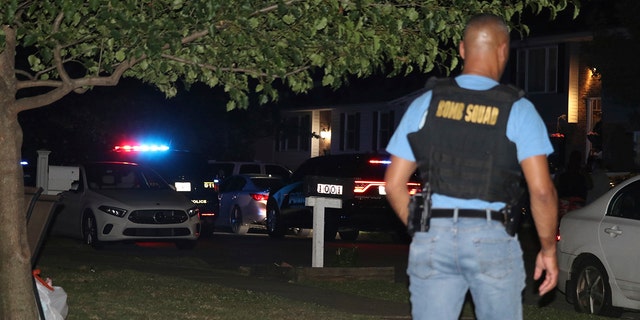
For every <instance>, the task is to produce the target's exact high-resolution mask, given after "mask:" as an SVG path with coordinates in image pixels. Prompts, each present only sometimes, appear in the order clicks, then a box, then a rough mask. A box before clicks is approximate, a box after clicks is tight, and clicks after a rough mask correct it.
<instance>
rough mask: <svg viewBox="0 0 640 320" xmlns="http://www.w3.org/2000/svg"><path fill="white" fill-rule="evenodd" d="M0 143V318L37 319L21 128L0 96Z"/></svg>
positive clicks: (5, 99) (13, 113)
mask: <svg viewBox="0 0 640 320" xmlns="http://www.w3.org/2000/svg"><path fill="white" fill-rule="evenodd" d="M5 93H6V92H5ZM0 94H1V93H0ZM2 95H4V94H2ZM10 97H11V98H12V97H13V96H10ZM0 145H2V146H3V147H2V152H0V199H1V200H0V319H38V309H37V305H36V303H35V295H34V290H33V282H32V281H33V280H32V278H31V277H32V275H31V252H30V249H29V245H28V242H27V220H26V207H25V205H24V202H25V201H24V181H23V172H22V168H21V167H20V150H21V145H22V129H21V128H20V125H19V123H18V115H17V113H15V112H13V110H12V108H11V107H10V103H8V102H7V98H6V96H5V98H0Z"/></svg>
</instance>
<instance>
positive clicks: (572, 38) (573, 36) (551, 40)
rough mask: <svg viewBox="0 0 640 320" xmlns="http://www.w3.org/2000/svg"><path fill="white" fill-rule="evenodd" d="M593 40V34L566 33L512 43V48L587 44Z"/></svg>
mask: <svg viewBox="0 0 640 320" xmlns="http://www.w3.org/2000/svg"><path fill="white" fill-rule="evenodd" d="M591 40H593V32H591V31H584V32H575V33H564V34H556V35H550V36H540V37H530V38H525V39H522V40H513V41H511V47H512V48H522V47H530V46H540V45H545V44H556V43H562V42H587V41H591Z"/></svg>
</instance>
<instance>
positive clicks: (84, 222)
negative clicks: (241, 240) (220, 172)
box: [52, 162, 200, 249]
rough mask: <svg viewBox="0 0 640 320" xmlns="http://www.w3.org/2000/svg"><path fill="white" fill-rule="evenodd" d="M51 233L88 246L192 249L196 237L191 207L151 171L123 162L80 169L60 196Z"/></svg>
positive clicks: (197, 219) (196, 225) (197, 220)
mask: <svg viewBox="0 0 640 320" xmlns="http://www.w3.org/2000/svg"><path fill="white" fill-rule="evenodd" d="M61 201H62V206H63V208H62V211H61V212H60V213H58V214H57V216H56V217H55V218H54V219H55V220H54V222H53V226H52V232H53V233H54V234H61V235H68V236H72V237H76V238H80V239H83V240H84V242H85V243H86V244H88V245H91V246H93V247H96V248H97V247H100V246H102V245H103V244H104V243H106V242H114V241H126V240H133V241H135V240H154V241H172V242H175V243H176V245H177V246H178V247H179V248H185V249H186V248H193V247H194V246H195V244H196V240H197V239H198V237H199V235H200V217H199V214H198V213H199V212H198V209H197V207H196V206H195V205H194V204H193V202H191V200H189V199H188V198H187V197H186V196H184V195H183V194H181V193H179V192H177V191H176V190H175V189H174V188H173V187H171V186H170V185H169V184H167V182H166V181H165V180H164V179H162V177H161V176H160V175H158V174H157V173H156V172H155V171H153V170H152V169H150V168H148V167H145V166H141V165H138V164H135V163H129V162H93V163H88V164H85V165H83V166H80V172H79V181H75V182H73V183H72V187H71V190H69V191H64V192H62V194H61Z"/></svg>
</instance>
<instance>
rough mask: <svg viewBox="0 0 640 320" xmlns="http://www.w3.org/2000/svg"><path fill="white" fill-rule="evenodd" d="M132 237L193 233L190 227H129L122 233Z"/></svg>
mask: <svg viewBox="0 0 640 320" xmlns="http://www.w3.org/2000/svg"><path fill="white" fill-rule="evenodd" d="M122 234H124V235H125V236H130V237H176V236H188V235H190V234H191V231H189V228H127V229H125V230H124V232H123V233H122Z"/></svg>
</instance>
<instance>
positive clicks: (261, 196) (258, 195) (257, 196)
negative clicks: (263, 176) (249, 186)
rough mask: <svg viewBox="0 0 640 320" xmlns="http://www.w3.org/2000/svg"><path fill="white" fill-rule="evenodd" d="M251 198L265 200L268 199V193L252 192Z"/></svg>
mask: <svg viewBox="0 0 640 320" xmlns="http://www.w3.org/2000/svg"><path fill="white" fill-rule="evenodd" d="M251 198H252V199H253V200H255V201H267V200H268V199H269V195H268V194H263V193H252V194H251Z"/></svg>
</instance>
